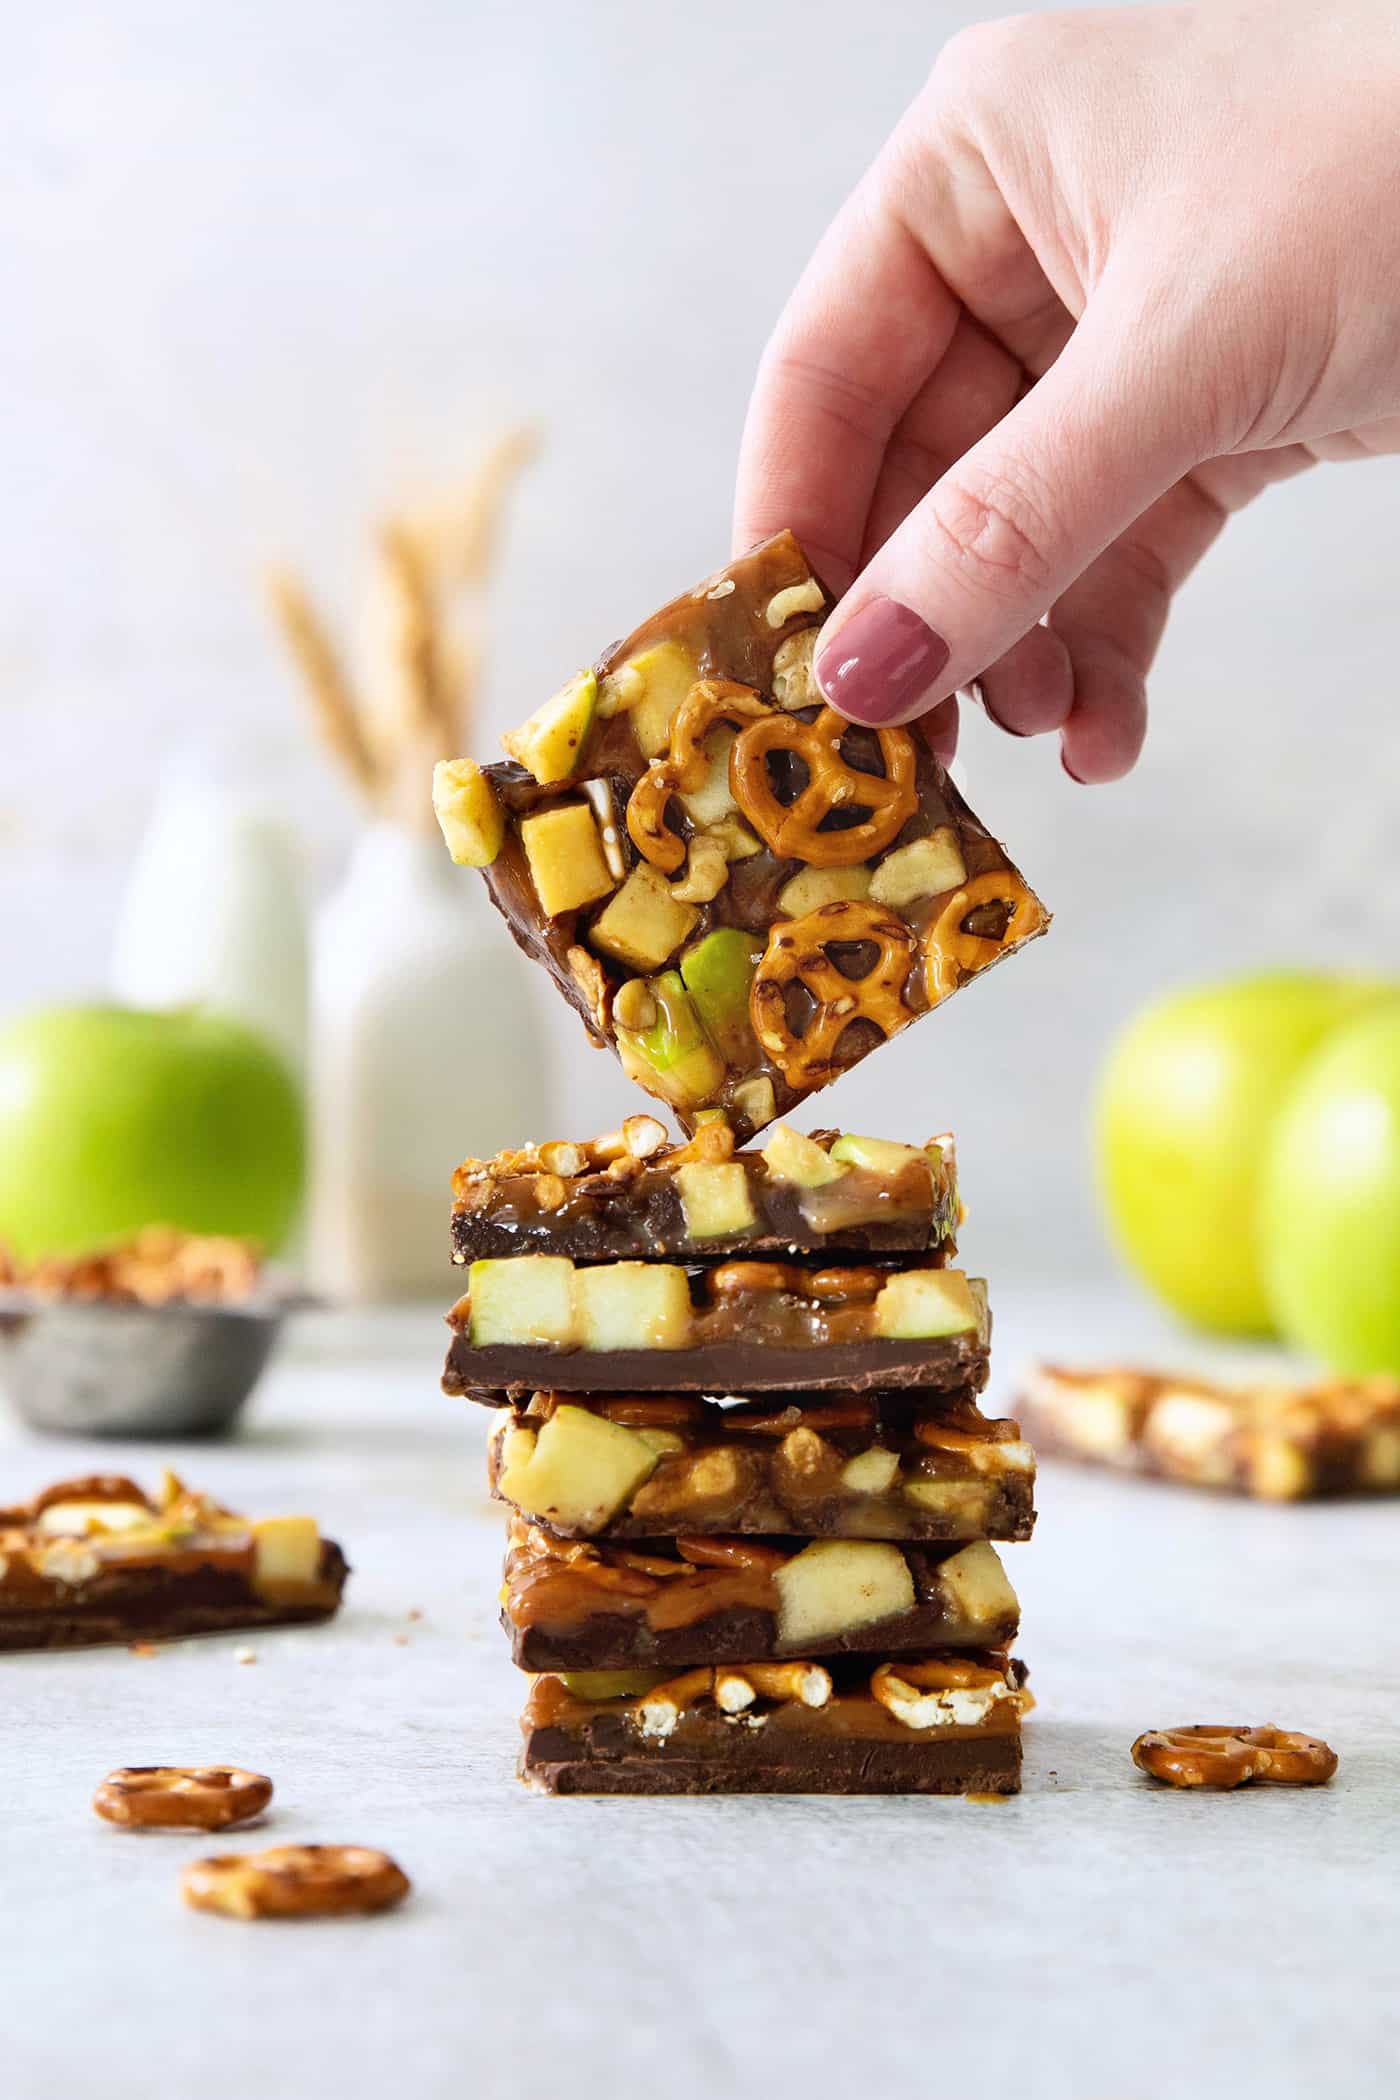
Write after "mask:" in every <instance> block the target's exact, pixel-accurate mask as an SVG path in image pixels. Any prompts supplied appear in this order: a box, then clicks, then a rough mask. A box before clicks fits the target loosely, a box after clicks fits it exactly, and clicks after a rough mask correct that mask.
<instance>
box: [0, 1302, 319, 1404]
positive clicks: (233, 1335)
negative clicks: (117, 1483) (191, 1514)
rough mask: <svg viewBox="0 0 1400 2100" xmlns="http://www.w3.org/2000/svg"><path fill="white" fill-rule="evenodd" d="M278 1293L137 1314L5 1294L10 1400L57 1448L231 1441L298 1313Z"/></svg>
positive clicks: (1, 1341)
mask: <svg viewBox="0 0 1400 2100" xmlns="http://www.w3.org/2000/svg"><path fill="white" fill-rule="evenodd" d="M312 1302H313V1301H312V1300H310V1299H309V1298H307V1297H305V1296H303V1295H302V1294H301V1293H299V1292H296V1291H292V1290H288V1291H285V1292H281V1293H279V1292H278V1291H276V1290H275V1289H273V1290H269V1289H268V1287H267V1281H266V1279H265V1278H264V1280H263V1283H262V1285H261V1286H260V1288H259V1291H258V1295H257V1296H256V1298H252V1299H249V1300H247V1301H246V1302H245V1303H242V1304H238V1305H191V1304H185V1303H171V1304H167V1305H134V1304H127V1303H113V1302H110V1301H106V1300H102V1299H92V1300H84V1299H72V1298H68V1299H62V1298H60V1299H48V1300H45V1299H38V1298H33V1297H30V1296H29V1295H28V1294H27V1293H25V1292H23V1291H18V1290H7V1291H4V1292H0V1393H2V1394H3V1395H4V1397H5V1398H6V1399H7V1400H8V1401H9V1403H10V1405H11V1407H13V1408H14V1410H15V1412H16V1413H17V1414H18V1415H19V1416H20V1417H21V1418H22V1419H23V1420H24V1421H25V1422H27V1423H28V1424H29V1426H30V1427H31V1428H32V1429H42V1430H46V1431H48V1432H50V1433H51V1434H53V1435H56V1436H86V1437H108V1436H110V1437H157V1438H159V1437H172V1436H179V1437H195V1436H221V1435H224V1434H226V1433H227V1432H228V1430H229V1429H231V1428H232V1426H233V1424H234V1422H235V1421H236V1420H237V1418H238V1415H239V1413H240V1412H241V1410H242V1408H243V1406H244V1403H245V1402H246V1401H247V1399H248V1396H249V1394H250V1393H251V1392H252V1390H253V1388H254V1386H255V1385H256V1384H257V1382H258V1379H259V1378H260V1377H261V1376H262V1373H263V1370H264V1368H265V1366H266V1364H267V1361H268V1358H269V1357H270V1356H271V1354H272V1351H273V1348H274V1346H275V1345H276V1342H277V1339H278V1336H279V1335H280V1333H281V1331H282V1324H283V1321H284V1320H285V1319H286V1316H287V1314H288V1313H289V1312H292V1311H295V1310H296V1309H297V1308H298V1307H300V1306H305V1305H308V1304H310V1303H312Z"/></svg>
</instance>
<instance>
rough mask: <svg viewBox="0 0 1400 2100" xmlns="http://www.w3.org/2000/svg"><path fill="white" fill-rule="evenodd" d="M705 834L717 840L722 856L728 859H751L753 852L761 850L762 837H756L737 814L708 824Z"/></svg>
mask: <svg viewBox="0 0 1400 2100" xmlns="http://www.w3.org/2000/svg"><path fill="white" fill-rule="evenodd" d="M705 836H706V838H711V839H717V840H718V841H719V843H720V845H721V846H722V847H723V848H724V857H725V859H726V860H729V861H735V860H752V859H753V856H754V855H755V853H761V852H762V851H763V841H762V839H760V838H756V837H755V835H754V833H753V832H751V831H750V830H749V827H748V825H747V824H742V823H740V821H739V819H738V817H737V816H729V817H721V818H720V820H719V822H718V823H717V824H708V825H707V826H706V827H705Z"/></svg>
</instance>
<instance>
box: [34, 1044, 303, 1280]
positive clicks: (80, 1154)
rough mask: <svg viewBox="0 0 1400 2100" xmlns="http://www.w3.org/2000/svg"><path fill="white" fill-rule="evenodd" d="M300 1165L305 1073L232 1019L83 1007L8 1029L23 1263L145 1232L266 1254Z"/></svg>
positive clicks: (284, 1225)
mask: <svg viewBox="0 0 1400 2100" xmlns="http://www.w3.org/2000/svg"><path fill="white" fill-rule="evenodd" d="M304 1170H305V1139H304V1132H303V1124H302V1106H301V1097H300V1093H299V1091H298V1088H297V1085H296V1082H295V1080H294V1079H293V1078H292V1075H291V1074H290V1072H289V1071H288V1070H287V1069H286V1067H285V1066H284V1065H283V1063H282V1062H281V1059H280V1058H279V1057H278V1056H277V1055H276V1054H275V1052H273V1051H272V1050H270V1049H269V1048H268V1047H267V1045H266V1044H265V1043H264V1042H263V1041H262V1039H261V1038H260V1037H259V1036H256V1035H254V1034H252V1033H251V1032H250V1031H249V1030H248V1029H246V1028H244V1027H242V1026H241V1025H240V1024H239V1023H237V1022H235V1021H229V1020H223V1019H219V1018H217V1017H216V1016H214V1015H212V1014H206V1013H203V1012H201V1011H199V1010H198V1009H186V1010H184V1011H179V1012H173V1013H146V1012H143V1011H141V1010H139V1009H136V1008H132V1007H120V1006H85V1007H61V1008H56V1009H50V1010H48V1011H46V1012H41V1013H32V1014H27V1015H24V1016H23V1017H22V1018H21V1019H19V1020H16V1021H12V1022H10V1023H9V1025H8V1026H7V1027H5V1028H3V1029H0V1241H3V1242H5V1243H6V1244H8V1245H9V1246H10V1247H12V1248H13V1249H14V1251H15V1252H16V1253H17V1254H18V1255H19V1257H20V1258H21V1260H24V1261H32V1260H35V1259H37V1258H39V1257H40V1256H42V1255H46V1254H72V1253H82V1252H84V1251H86V1250H87V1249H90V1248H93V1247H98V1246H102V1245H104V1244H106V1243H108V1242H110V1241H113V1240H119V1239H123V1238H125V1237H127V1236H128V1235H129V1234H131V1233H133V1232H138V1231H140V1229H141V1228H142V1227H143V1226H146V1225H174V1226H177V1227H178V1228H180V1229H181V1230H182V1231H186V1232H215V1233H233V1234H237V1235H238V1236H240V1237H245V1238H248V1239H253V1240H257V1241H258V1242H259V1243H260V1244H261V1245H262V1247H263V1248H264V1249H266V1250H267V1251H269V1252H270V1251H272V1250H274V1249H275V1248H276V1247H277V1246H278V1245H279V1244H280V1243H281V1242H282V1241H283V1240H284V1239H285V1238H286V1235H287V1233H288V1231H289V1230H290V1229H291V1226H292V1224H293V1222H294V1220H295V1218H296V1214H297V1208H298V1205H299V1203H300V1200H301V1190H302V1180H303V1175H304Z"/></svg>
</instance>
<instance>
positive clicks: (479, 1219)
mask: <svg viewBox="0 0 1400 2100" xmlns="http://www.w3.org/2000/svg"><path fill="white" fill-rule="evenodd" d="M629 1121H630V1122H631V1123H633V1124H639V1123H640V1124H650V1125H651V1127H652V1129H653V1130H657V1131H659V1128H660V1126H659V1125H655V1124H653V1123H652V1119H651V1118H649V1117H634V1118H630V1119H629ZM703 1135H704V1133H702V1137H703ZM724 1136H725V1137H726V1138H729V1137H730V1133H729V1132H727V1131H726V1132H725V1133H724ZM838 1137H839V1133H838V1132H836V1131H826V1130H822V1131H814V1132H813V1133H812V1137H811V1140H810V1142H812V1143H813V1144H815V1145H817V1146H819V1147H820V1149H821V1151H822V1153H823V1154H825V1155H827V1156H829V1155H830V1151H831V1147H832V1144H833V1143H835V1142H836V1141H837V1139H838ZM639 1142H641V1143H650V1142H652V1140H651V1137H650V1134H649V1133H648V1135H647V1136H645V1137H644V1138H642V1139H640V1140H639ZM887 1149H888V1150H889V1151H891V1152H892V1153H900V1152H902V1153H904V1154H905V1157H904V1158H902V1159H894V1160H892V1161H891V1162H890V1164H889V1165H888V1166H885V1167H881V1168H871V1167H863V1166H859V1165H854V1164H846V1163H844V1162H842V1163H840V1165H839V1167H838V1166H836V1165H833V1169H832V1171H833V1176H834V1178H833V1179H832V1180H831V1181H829V1182H826V1183H824V1184H823V1185H821V1186H819V1187H805V1186H802V1185H801V1184H799V1183H798V1182H796V1181H795V1180H792V1179H790V1178H785V1177H784V1176H783V1175H782V1174H781V1173H778V1172H776V1171H774V1170H773V1169H772V1168H771V1166H770V1163H769V1161H768V1160H767V1159H766V1158H765V1156H764V1154H763V1153H762V1152H759V1151H752V1152H738V1153H733V1154H732V1157H731V1152H730V1147H724V1148H723V1149H720V1150H718V1151H716V1150H714V1149H713V1148H711V1147H705V1148H704V1149H702V1150H701V1152H700V1153H699V1154H698V1155H697V1154H696V1148H695V1146H694V1145H693V1144H692V1145H689V1146H679V1145H664V1144H663V1145H660V1146H658V1147H657V1149H656V1150H655V1151H654V1152H652V1153H650V1154H648V1155H647V1156H644V1157H636V1156H634V1155H633V1154H632V1153H631V1152H629V1150H628V1148H627V1146H626V1144H625V1143H624V1142H623V1141H622V1138H621V1134H620V1133H619V1135H618V1138H617V1139H616V1140H612V1139H609V1140H604V1141H602V1150H601V1152H599V1151H597V1150H595V1147H594V1145H589V1144H585V1145H575V1144H571V1143H567V1142H566V1143H560V1144H553V1145H543V1146H539V1145H531V1146H528V1147H526V1148H524V1149H523V1150H518V1151H515V1152H510V1153H498V1154H497V1155H496V1157H495V1158H494V1159H489V1160H477V1159H469V1160H465V1161H464V1162H463V1163H462V1165H461V1166H460V1167H459V1168H458V1169H457V1172H456V1174H455V1176H454V1177H453V1190H454V1194H455V1197H456V1202H455V1205H454V1208H453V1213H452V1258H453V1260H454V1261H456V1262H471V1261H480V1260H486V1259H493V1258H498V1257H501V1256H506V1255H512V1254H530V1253H538V1254H564V1255H568V1256H570V1257H571V1259H572V1260H574V1261H576V1262H600V1261H628V1260H635V1259H646V1260H653V1261H665V1260H675V1259H680V1260H696V1259H712V1258H714V1257H717V1256H723V1255H726V1254H736V1253H745V1254H782V1253H787V1252H799V1253H808V1254H823V1255H834V1254H857V1255H858V1254H898V1253H906V1252H907V1253H922V1254H924V1255H926V1256H937V1257H938V1258H939V1259H940V1260H947V1259H948V1258H950V1257H951V1256H952V1255H953V1254H954V1253H955V1252H956V1247H957V1243H956V1238H955V1235H956V1232H957V1227H958V1223H959V1218H960V1207H959V1202H958V1187H957V1175H956V1168H955V1163H954V1155H953V1144H952V1140H951V1139H950V1138H946V1137H945V1138H941V1139H937V1140H932V1141H930V1144H929V1145H928V1146H927V1147H925V1148H923V1149H922V1151H916V1150H915V1148H910V1147H889V1148H887ZM716 1166H719V1167H726V1166H728V1167H730V1168H731V1169H732V1170H733V1172H732V1175H731V1177H730V1178H731V1180H732V1179H733V1178H734V1177H738V1179H739V1189H738V1190H736V1191H735V1192H734V1197H733V1201H734V1204H735V1205H736V1207H738V1208H739V1209H741V1210H746V1211H747V1212H748V1214H749V1217H750V1220H751V1222H749V1223H747V1224H743V1225H737V1226H735V1227H734V1228H733V1229H730V1230H715V1229H713V1226H707V1227H706V1229H704V1230H702V1229H700V1225H701V1223H702V1222H703V1220H697V1218H696V1215H695V1213H696V1208H697V1206H696V1201H695V1197H694V1193H693V1192H694V1188H695V1180H694V1176H695V1170H696V1168H698V1169H699V1170H700V1174H701V1176H702V1177H703V1176H704V1174H706V1173H707V1172H709V1171H710V1170H711V1169H712V1168H713V1167H716ZM688 1192H689V1194H690V1200H689V1204H688V1201H687V1197H688ZM701 1193H702V1194H703V1189H702V1191H701Z"/></svg>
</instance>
